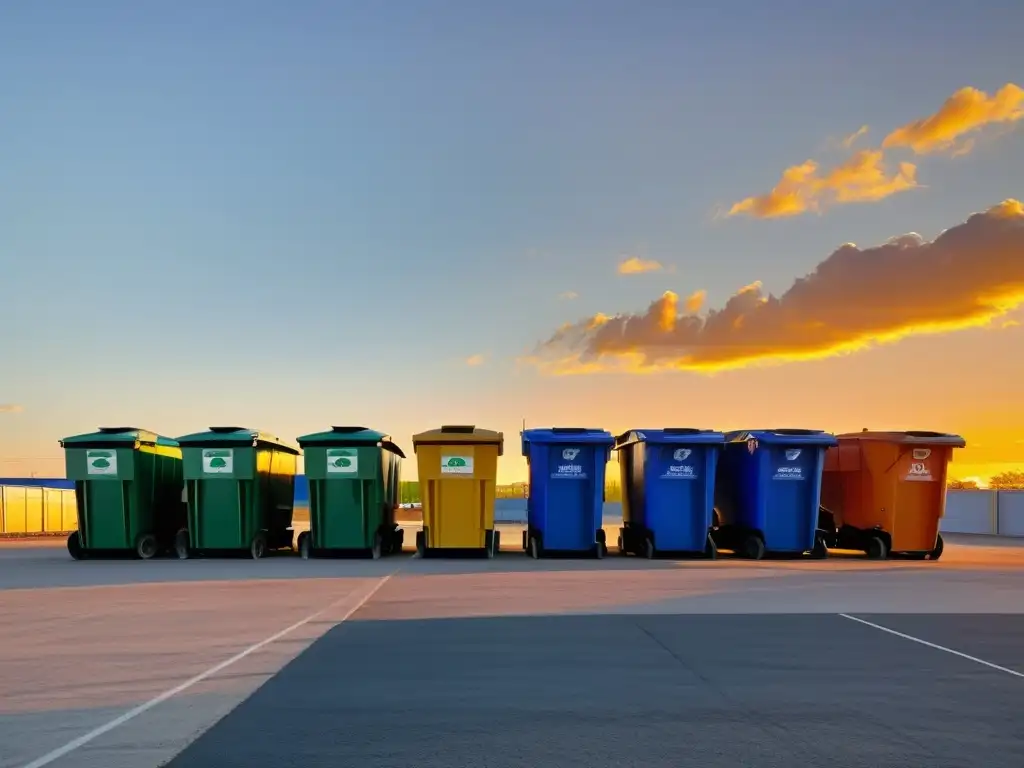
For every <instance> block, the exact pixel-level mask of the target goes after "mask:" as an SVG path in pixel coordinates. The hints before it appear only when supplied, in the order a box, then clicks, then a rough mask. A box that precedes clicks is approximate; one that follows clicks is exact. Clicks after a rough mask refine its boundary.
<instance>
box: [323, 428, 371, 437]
mask: <svg viewBox="0 0 1024 768" xmlns="http://www.w3.org/2000/svg"><path fill="white" fill-rule="evenodd" d="M365 431H366V427H331V432H334V433H336V434H342V435H351V434H352V433H354V432H365Z"/></svg>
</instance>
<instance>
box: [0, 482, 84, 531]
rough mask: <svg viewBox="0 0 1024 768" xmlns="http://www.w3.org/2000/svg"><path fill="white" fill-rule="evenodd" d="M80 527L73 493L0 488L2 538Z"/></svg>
mask: <svg viewBox="0 0 1024 768" xmlns="http://www.w3.org/2000/svg"><path fill="white" fill-rule="evenodd" d="M77 528H78V512H77V509H76V507H75V492H74V491H70V490H65V489H61V488H31V487H24V486H16V485H0V535H4V536H33V535H35V536H37V535H40V534H47V533H54V534H56V533H68V532H70V531H73V530H75V529H77Z"/></svg>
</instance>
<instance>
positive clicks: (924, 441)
mask: <svg viewBox="0 0 1024 768" xmlns="http://www.w3.org/2000/svg"><path fill="white" fill-rule="evenodd" d="M836 437H837V438H839V439H840V440H876V441H878V442H883V443H894V444H898V445H948V446H952V447H953V448H966V447H967V441H966V440H964V439H963V438H962V437H961V436H960V435H953V434H949V433H946V432H927V431H925V430H908V431H906V432H884V431H879V432H874V431H872V430H869V429H865V430H864V431H862V432H845V433H843V434H841V435H836Z"/></svg>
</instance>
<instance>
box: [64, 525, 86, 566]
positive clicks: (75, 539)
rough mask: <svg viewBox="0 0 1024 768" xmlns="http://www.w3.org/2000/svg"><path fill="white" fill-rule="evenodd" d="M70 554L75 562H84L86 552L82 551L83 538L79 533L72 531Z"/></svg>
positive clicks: (69, 546) (69, 542)
mask: <svg viewBox="0 0 1024 768" xmlns="http://www.w3.org/2000/svg"><path fill="white" fill-rule="evenodd" d="M68 554H69V555H71V558H72V559H73V560H82V559H83V558H84V557H85V552H84V551H83V550H82V537H81V536H79V535H78V531H72V532H71V535H70V536H68Z"/></svg>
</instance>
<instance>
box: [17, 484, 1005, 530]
mask: <svg viewBox="0 0 1024 768" xmlns="http://www.w3.org/2000/svg"><path fill="white" fill-rule="evenodd" d="M298 495H299V494H296V496H298ZM604 518H605V521H606V522H608V523H613V522H615V521H616V520H621V519H622V505H621V504H619V503H616V502H613V501H611V500H609V502H608V503H606V504H605V507H604ZM495 519H496V520H498V521H499V522H503V523H520V522H525V521H526V499H522V498H504V499H502V498H499V499H496V500H495ZM77 527H78V515H77V510H76V508H75V492H74V491H73V490H65V489H60V488H38V487H25V486H14V485H0V535H6V536H25V535H39V534H50V533H53V534H57V533H68V532H70V531H73V530H75V529H76V528H77ZM942 530H943V531H944V532H946V533H975V534H983V535H988V536H1013V537H1018V536H1019V537H1024V491H949V492H948V495H947V497H946V516H945V517H944V518H943V519H942Z"/></svg>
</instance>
